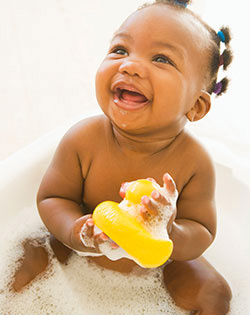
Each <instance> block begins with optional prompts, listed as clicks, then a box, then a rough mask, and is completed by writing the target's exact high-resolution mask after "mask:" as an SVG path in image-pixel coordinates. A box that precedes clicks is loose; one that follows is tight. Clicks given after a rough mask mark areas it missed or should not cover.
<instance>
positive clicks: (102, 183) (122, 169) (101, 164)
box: [83, 152, 190, 212]
mask: <svg viewBox="0 0 250 315" xmlns="http://www.w3.org/2000/svg"><path fill="white" fill-rule="evenodd" d="M165 173H169V174H170V175H171V176H172V177H173V179H174V181H175V183H176V186H177V189H178V191H179V192H180V191H181V190H182V188H183V186H184V185H185V183H186V182H187V181H188V180H189V178H190V175H189V173H190V172H189V170H188V166H187V165H185V163H184V162H183V161H181V158H180V157H175V158H174V159H173V158H171V157H169V156H167V155H165V156H161V157H160V158H157V157H150V158H149V157H144V158H143V157H138V156H132V155H131V156H130V157H126V156H124V157H121V156H114V155H112V156H111V155H109V154H108V153H105V152H103V153H102V155H101V154H100V155H98V156H97V157H96V158H94V159H93V160H92V163H91V166H90V167H89V170H88V173H87V176H86V177H85V182H84V192H83V202H84V204H85V207H86V208H88V209H89V211H90V212H91V211H93V209H94V208H95V207H96V206H97V204H99V203H100V202H102V201H105V200H112V201H116V202H120V201H121V197H120V195H119V190H120V187H121V184H122V183H123V182H126V181H128V182H129V181H133V180H136V179H140V178H148V177H152V178H154V179H155V180H156V181H157V182H158V183H159V185H161V186H162V185H163V182H162V177H163V175H164V174H165Z"/></svg>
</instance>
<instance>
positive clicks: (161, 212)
mask: <svg viewBox="0 0 250 315" xmlns="http://www.w3.org/2000/svg"><path fill="white" fill-rule="evenodd" d="M132 183H134V182H130V183H129V184H128V185H130V184H132ZM153 186H154V187H155V189H157V190H158V191H159V192H160V193H161V194H162V195H163V196H165V197H166V199H167V200H168V202H169V204H168V205H162V204H161V203H157V202H156V201H155V200H153V199H152V202H153V203H154V204H155V207H156V209H157V211H158V215H157V216H153V217H151V218H150V220H148V221H145V220H143V219H142V216H141V215H140V205H136V204H132V203H131V202H130V201H128V200H126V199H124V200H123V201H122V202H120V203H119V207H120V208H121V209H122V210H123V211H126V212H128V213H129V214H130V215H131V216H133V217H135V218H136V219H137V220H138V221H139V222H140V223H141V224H142V226H143V227H144V228H145V229H146V230H147V231H148V232H149V233H150V234H151V235H152V236H153V237H154V238H160V239H163V240H169V235H168V232H167V228H166V227H167V225H168V222H169V219H170V217H171V215H172V212H173V208H175V207H176V201H177V198H178V192H177V190H175V192H174V193H173V194H172V195H170V194H168V192H167V191H166V189H164V187H161V186H160V185H158V184H157V183H153ZM86 231H87V226H86V224H84V225H83V227H82V229H81V233H80V237H81V241H82V242H83V244H84V245H85V246H87V247H93V248H95V245H94V240H93V238H91V237H88V236H87V235H86ZM101 232H102V231H101V230H100V229H99V228H98V227H97V226H94V233H101ZM110 244H111V240H110V239H109V240H107V241H105V242H103V243H102V244H101V245H100V246H99V249H100V251H101V253H92V252H79V251H76V252H77V253H78V254H79V255H80V256H102V255H105V256H107V257H108V258H109V259H111V260H118V259H121V258H128V259H131V260H133V261H135V262H136V263H137V264H139V265H140V263H139V262H138V261H137V260H136V259H135V258H134V257H132V256H130V255H129V254H128V253H127V252H126V251H125V250H124V249H123V248H121V247H118V248H117V249H113V248H112V247H111V246H110Z"/></svg>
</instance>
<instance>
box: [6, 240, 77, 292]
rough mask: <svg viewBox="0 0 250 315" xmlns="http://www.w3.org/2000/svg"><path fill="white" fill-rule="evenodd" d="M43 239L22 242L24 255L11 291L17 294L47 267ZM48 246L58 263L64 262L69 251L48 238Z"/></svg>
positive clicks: (47, 259)
mask: <svg viewBox="0 0 250 315" xmlns="http://www.w3.org/2000/svg"><path fill="white" fill-rule="evenodd" d="M44 244H45V239H27V240H25V241H24V242H23V247H24V255H23V257H22V258H21V259H20V263H21V264H20V267H19V269H18V270H17V272H16V273H15V276H14V281H13V283H12V289H13V290H14V291H16V292H19V291H20V290H21V289H23V288H24V287H25V286H26V285H27V284H29V283H30V282H31V281H32V280H34V279H35V278H36V277H37V276H38V275H40V274H41V273H42V272H44V271H45V270H46V268H47V267H48V265H49V256H48V252H47V250H46V248H45V245H44ZM50 245H51V248H52V249H53V251H54V253H55V256H56V257H57V259H58V260H59V261H60V262H66V261H67V258H68V257H69V255H70V253H71V250H70V249H69V248H67V247H66V246H64V245H63V244H62V243H60V242H59V241H57V240H56V239H55V238H54V236H52V235H51V236H50Z"/></svg>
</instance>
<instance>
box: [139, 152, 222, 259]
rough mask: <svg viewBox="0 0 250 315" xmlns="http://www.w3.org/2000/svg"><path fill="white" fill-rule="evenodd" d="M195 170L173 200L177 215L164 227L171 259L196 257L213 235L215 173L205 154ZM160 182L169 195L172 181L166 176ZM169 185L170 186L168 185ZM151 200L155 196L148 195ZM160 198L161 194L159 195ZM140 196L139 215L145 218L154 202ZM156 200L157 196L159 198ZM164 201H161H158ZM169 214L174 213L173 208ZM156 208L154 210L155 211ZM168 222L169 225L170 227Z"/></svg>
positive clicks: (152, 212) (152, 213)
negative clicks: (175, 201)
mask: <svg viewBox="0 0 250 315" xmlns="http://www.w3.org/2000/svg"><path fill="white" fill-rule="evenodd" d="M201 164H202V165H200V166H199V167H197V172H196V173H195V174H194V175H193V176H192V177H191V179H190V180H189V182H188V183H187V184H186V185H185V187H184V189H183V190H182V192H181V193H180V196H179V199H178V201H177V215H176V218H175V220H174V221H173V219H174V217H172V218H171V221H173V222H170V224H169V225H168V227H167V229H168V231H169V235H170V238H171V239H172V241H173V243H174V249H173V253H172V255H171V259H173V260H179V261H182V260H191V259H195V258H197V257H199V256H200V255H201V254H202V253H203V252H204V251H205V250H206V249H207V248H208V247H209V245H210V244H211V243H212V241H213V239H214V237H215V234H216V211H215V203H214V189H215V174H214V168H213V165H212V163H211V161H210V159H209V157H208V156H206V155H205V156H204V159H203V161H202V163H201ZM163 180H164V185H165V187H166V189H167V190H168V191H169V193H170V194H171V190H172V191H174V187H175V185H174V183H173V182H172V183H171V181H172V180H171V179H170V178H168V177H167V176H166V175H164V177H163ZM171 187H172V188H171ZM151 197H152V199H154V200H155V201H157V200H156V198H154V197H153V193H152V195H151ZM160 198H162V199H163V200H164V198H163V196H162V197H160ZM150 199H151V198H148V197H146V196H144V197H143V198H142V203H143V205H144V209H142V216H143V217H144V218H145V219H147V215H146V212H147V211H148V212H149V213H150V214H151V215H156V214H155V213H154V204H153V203H152V202H151V200H150ZM159 201H160V199H159ZM160 202H161V203H163V204H164V201H160ZM172 210H173V214H174V209H172ZM155 211H156V210H155ZM171 223H172V227H171Z"/></svg>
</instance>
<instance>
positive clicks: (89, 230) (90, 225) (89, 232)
mask: <svg viewBox="0 0 250 315" xmlns="http://www.w3.org/2000/svg"><path fill="white" fill-rule="evenodd" d="M94 225H95V224H94V220H93V219H88V220H87V221H86V222H85V229H84V233H85V235H86V236H88V237H92V236H93V234H94Z"/></svg>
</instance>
